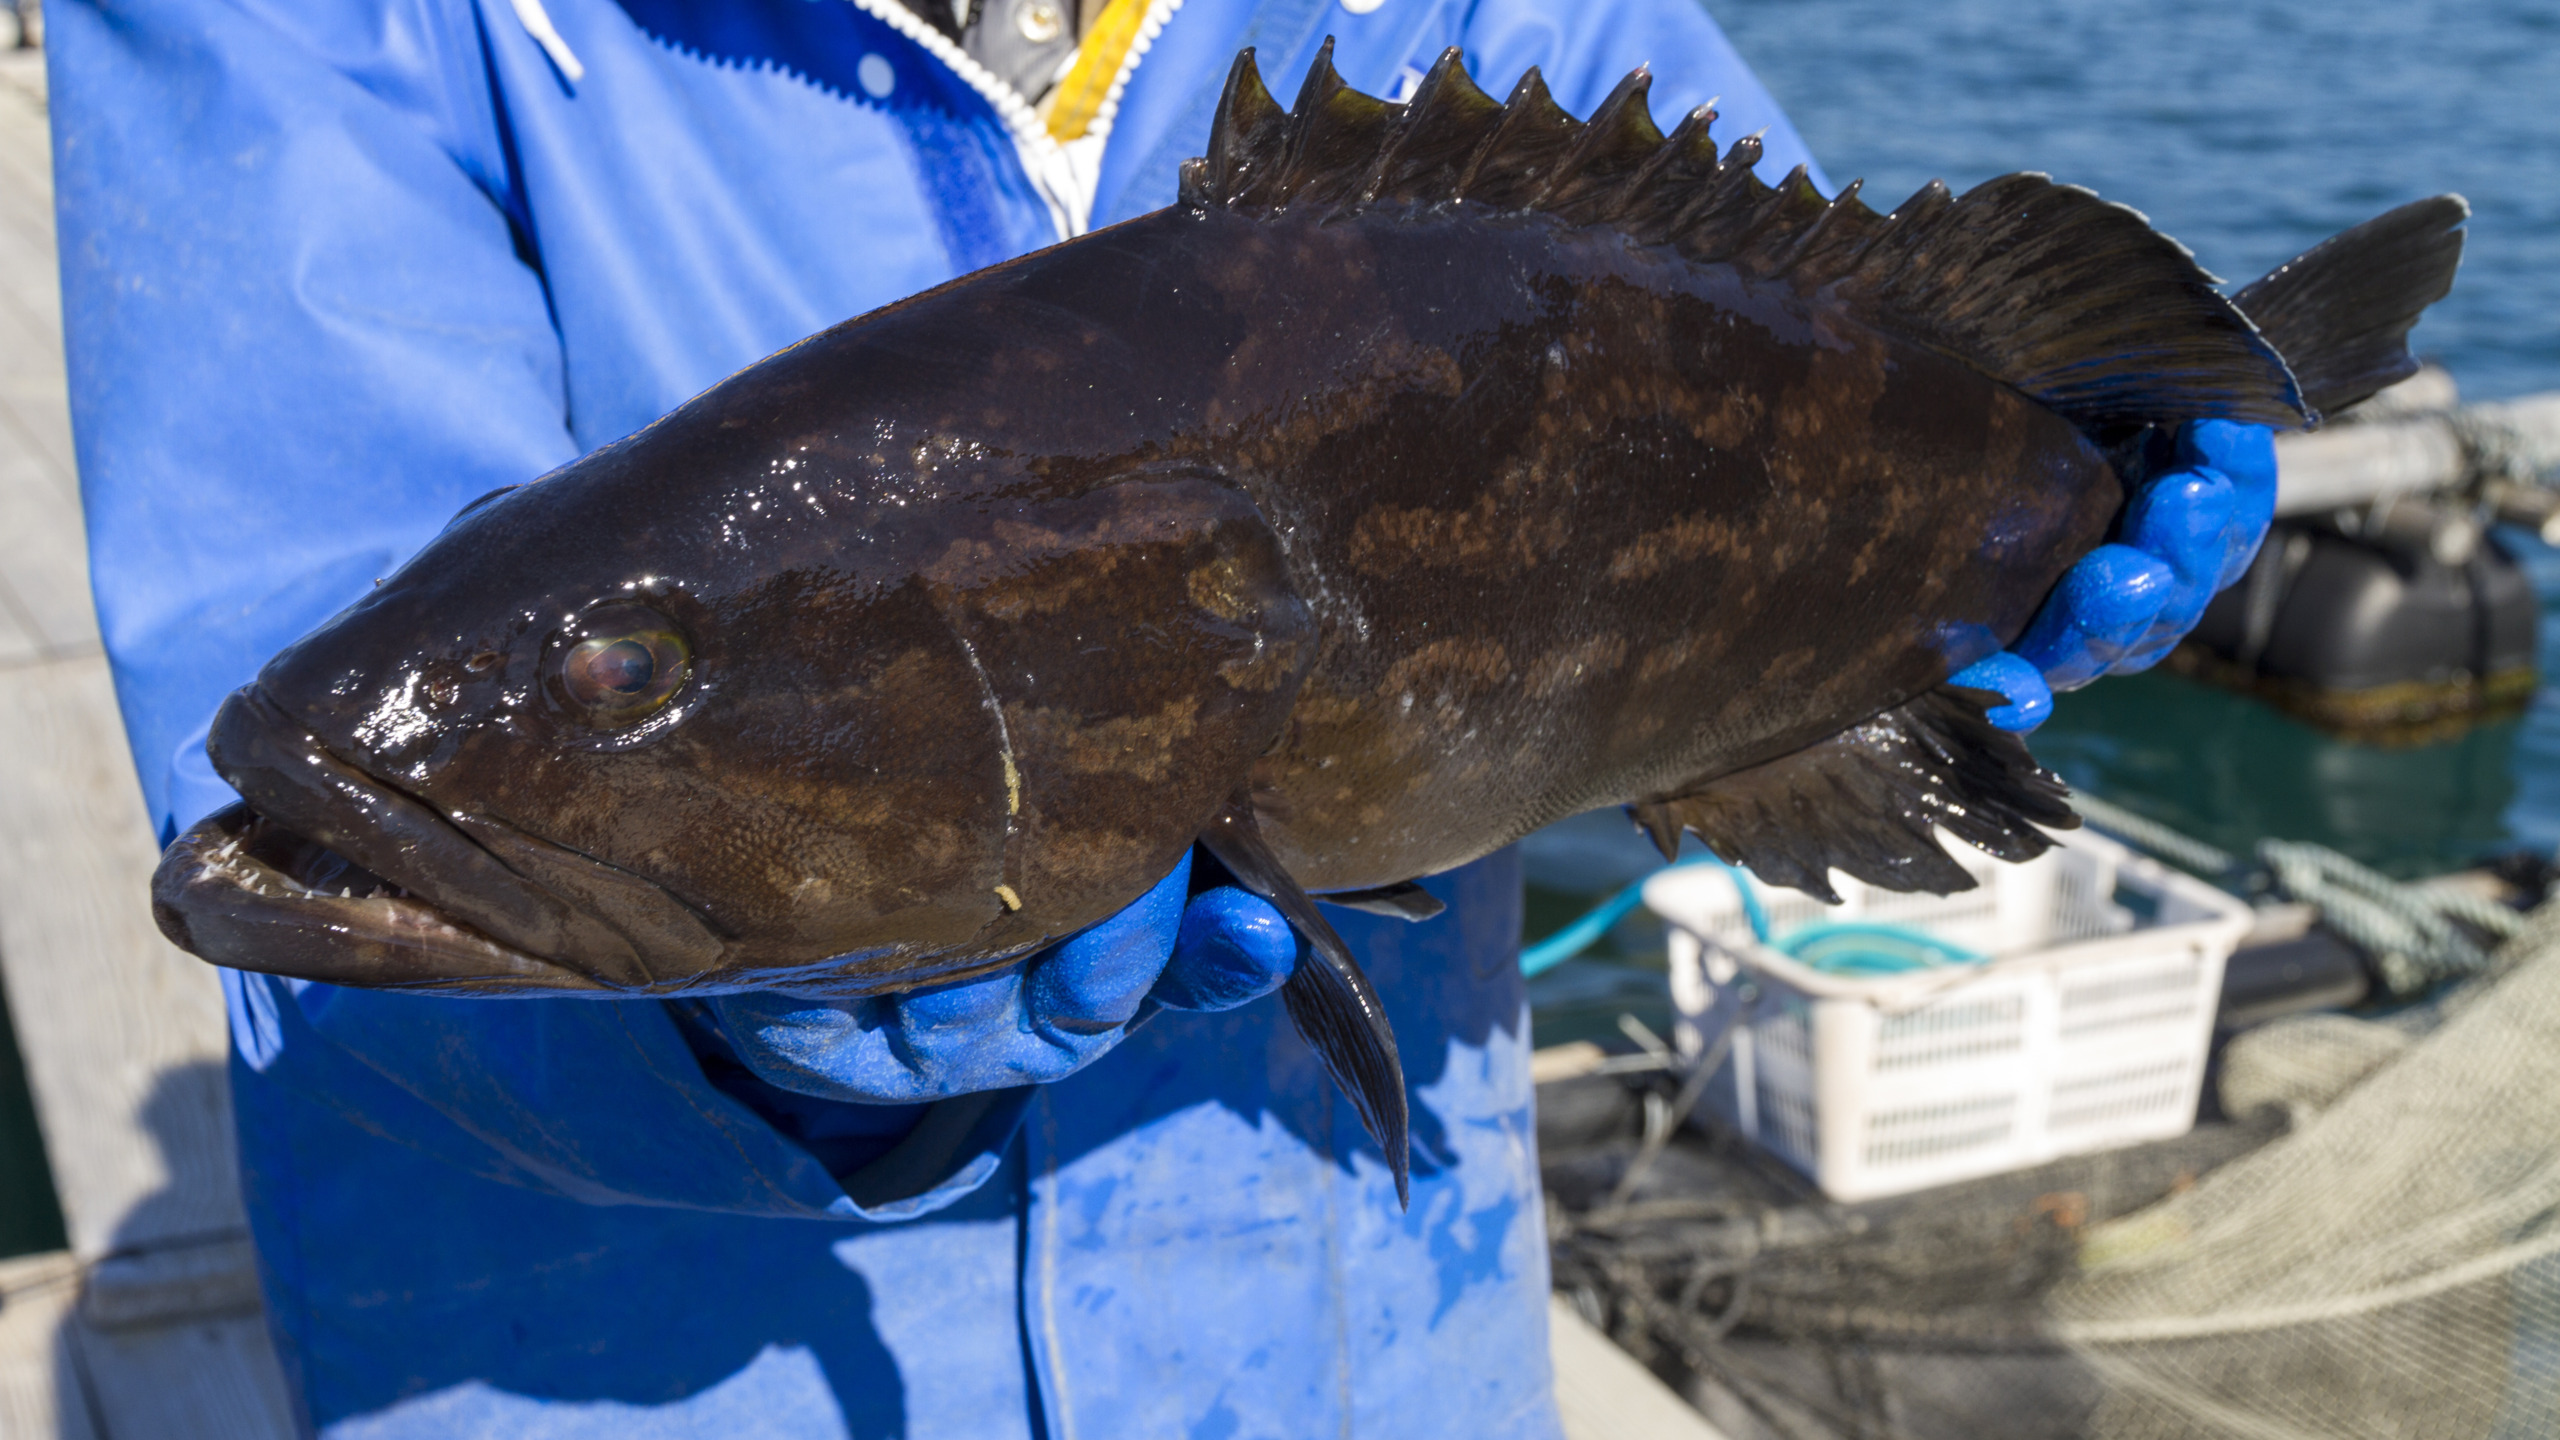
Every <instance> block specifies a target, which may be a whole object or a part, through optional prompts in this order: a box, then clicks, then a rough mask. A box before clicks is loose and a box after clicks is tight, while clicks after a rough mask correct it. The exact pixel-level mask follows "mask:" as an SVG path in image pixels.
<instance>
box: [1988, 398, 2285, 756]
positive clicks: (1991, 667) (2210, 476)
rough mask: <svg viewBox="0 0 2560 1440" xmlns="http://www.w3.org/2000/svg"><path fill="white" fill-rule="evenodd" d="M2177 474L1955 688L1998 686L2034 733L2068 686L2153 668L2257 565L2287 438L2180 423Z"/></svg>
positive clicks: (2012, 717) (2134, 506)
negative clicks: (2012, 638)
mask: <svg viewBox="0 0 2560 1440" xmlns="http://www.w3.org/2000/svg"><path fill="white" fill-rule="evenodd" d="M2176 443H2177V459H2176V463H2175V465H2174V466H2173V467H2171V468H2169V469H2165V470H2163V471H2161V472H2160V473H2158V474H2154V475H2152V476H2150V477H2148V478H2147V479H2145V480H2144V481H2143V482H2142V485H2141V487H2140V488H2139V489H2138V490H2137V491H2136V492H2135V494H2134V496H2133V499H2132V501H2131V503H2129V504H2128V505H2127V506H2126V507H2125V513H2124V520H2123V523H2122V524H2121V525H2120V526H2119V527H2118V534H2117V538H2116V540H2115V541H2113V542H2112V543H2109V544H2106V545H2101V546H2099V547H2098V548H2097V549H2095V550H2092V551H2090V552H2089V553H2088V554H2087V555H2085V556H2083V557H2081V560H2080V563H2079V564H2077V565H2074V566H2072V567H2071V568H2070V569H2069V570H2068V571H2065V572H2064V573H2063V577H2062V583H2061V584H2059V585H2056V586H2055V587H2054V590H2053V594H2052V596H2051V597H2049V598H2048V599H2047V600H2046V601H2045V604H2044V608H2043V609H2042V610H2039V611H2037V612H2036V617H2035V619H2034V620H2032V621H2030V622H2029V623H2028V625H2027V632H2026V633H2025V634H2024V635H2021V636H2019V637H2018V643H2017V644H2016V645H2014V646H2012V647H2011V648H2009V649H2007V650H2004V651H2002V652H2000V653H1999V654H1997V655H1994V656H1992V657H1990V658H1989V659H1987V660H1982V661H1978V662H1976V663H1975V664H1972V665H1968V666H1966V667H1965V668H1964V669H1962V670H1959V671H1957V672H1956V674H1955V675H1954V676H1953V677H1952V683H1954V684H1957V685H1971V686H1974V687H1976V688H1978V689H1983V690H1996V691H1998V692H2000V693H2001V694H2003V695H2006V696H2008V697H2009V703H2008V704H2006V705H2002V706H1999V707H1997V708H1995V709H1993V710H1992V712H1991V723H1993V724H1995V725H1997V726H1999V727H2000V728H2002V729H2004V730H2018V731H2025V730H2032V729H2034V728H2035V727H2036V726H2038V725H2040V724H2042V723H2044V719H2045V717H2046V716H2048V715H2050V714H2052V713H2053V694H2054V692H2055V691H2057V690H2077V689H2079V688H2080V687H2081V686H2083V685H2086V684H2088V683H2089V682H2090V681H2092V680H2095V679H2097V678H2098V677H2099V676H2101V675H2129V674H2132V673H2133V672H2135V671H2137V670H2148V669H2150V668H2151V667H2152V666H2154V665H2157V664H2159V663H2160V660H2161V658H2162V657H2163V656H2165V655H2167V654H2168V653H2169V651H2170V650H2171V649H2172V648H2174V647H2175V646H2176V645H2177V643H2178V642H2179V641H2180V640H2182V639H2184V638H2185V637H2186V634H2187V632H2188V631H2190V630H2193V629H2194V628H2195V627H2196V622H2197V621H2198V620H2200V619H2202V618H2204V607H2205V606H2206V605H2207V604H2208V603H2210V602H2211V601H2212V599H2213V597H2214V594H2215V592H2217V591H2219V590H2221V589H2223V588H2224V587H2226V586H2228V585H2230V584H2232V583H2233V582H2235V581H2237V580H2238V579H2239V578H2240V577H2241V576H2242V575H2243V574H2245V573H2247V572H2248V569H2249V562H2250V561H2251V560H2254V559H2256V558H2257V554H2258V546H2259V545H2260V543H2262V542H2263V541H2265V539H2266V538H2267V525H2268V523H2269V522H2270V521H2272V520H2273V519H2274V518H2275V513H2276V451H2275V432H2274V431H2272V430H2269V429H2268V428H2267V427H2265V426H2263V425H2243V424H2240V423H2238V422H2236V421H2231V420H2198V421H2194V422H2192V423H2190V424H2187V425H2184V426H2182V427H2180V428H2179V430H2178V435H2177V442H2176Z"/></svg>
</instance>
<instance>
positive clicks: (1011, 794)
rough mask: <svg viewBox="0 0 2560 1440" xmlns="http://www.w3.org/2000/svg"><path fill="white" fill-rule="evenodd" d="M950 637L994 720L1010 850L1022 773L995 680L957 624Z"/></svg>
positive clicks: (1020, 800) (1005, 833)
mask: <svg viewBox="0 0 2560 1440" xmlns="http://www.w3.org/2000/svg"><path fill="white" fill-rule="evenodd" d="M951 638H952V639H954V640H957V641H959V642H960V653H961V654H963V655H966V656H968V657H969V673H970V674H972V675H975V676H977V677H978V694H979V696H980V697H981V699H982V700H983V702H984V703H985V705H986V707H987V713H988V714H990V715H993V716H994V717H996V747H997V753H996V758H997V759H999V760H1001V761H1003V762H1004V839H1005V845H1006V847H1007V848H1008V849H1010V848H1011V847H1012V845H1013V820H1014V817H1015V816H1017V815H1020V814H1021V813H1022V770H1021V768H1020V767H1019V766H1016V765H1015V764H1014V763H1013V731H1012V729H1011V728H1010V727H1009V726H1007V725H1006V724H1005V723H1004V701H1002V700H1001V699H998V698H997V696H996V682H995V678H994V677H993V676H990V675H989V674H987V667H986V666H985V665H983V664H981V663H979V660H978V647H977V646H975V645H972V644H970V643H969V637H968V636H966V635H963V634H961V633H960V627H959V626H957V625H954V626H952V627H951Z"/></svg>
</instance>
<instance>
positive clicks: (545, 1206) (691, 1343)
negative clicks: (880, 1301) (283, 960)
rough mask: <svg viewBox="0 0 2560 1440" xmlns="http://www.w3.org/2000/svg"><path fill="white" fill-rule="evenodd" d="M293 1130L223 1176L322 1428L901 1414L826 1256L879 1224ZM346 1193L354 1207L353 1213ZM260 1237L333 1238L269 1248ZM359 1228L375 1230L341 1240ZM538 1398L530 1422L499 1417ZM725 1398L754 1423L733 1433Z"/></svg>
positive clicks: (634, 1428)
mask: <svg viewBox="0 0 2560 1440" xmlns="http://www.w3.org/2000/svg"><path fill="white" fill-rule="evenodd" d="M537 1003H538V1002H537ZM561 1003H575V1002H561ZM240 1079H241V1080H242V1081H243V1082H244V1083H249V1084H254V1083H256V1082H255V1081H254V1079H252V1078H251V1077H248V1076H245V1075H243V1076H241V1077H240ZM292 1118H293V1117H290V1116H288V1115H286V1114H279V1113H277V1112H276V1111H275V1110H273V1109H266V1110H263V1111H258V1110H253V1111H251V1112H246V1113H244V1114H243V1117H242V1122H243V1128H244V1130H251V1129H253V1128H255V1127H258V1126H260V1125H262V1124H263V1125H265V1126H266V1127H267V1128H268V1129H269V1130H270V1134H269V1135H268V1136H266V1137H264V1138H265V1139H266V1140H267V1141H268V1142H269V1145H271V1144H272V1143H273V1141H275V1140H277V1139H282V1138H284V1137H281V1136H277V1135H275V1134H273V1133H272V1132H273V1131H274V1130H277V1129H282V1128H286V1127H288V1126H291V1124H292ZM300 1118H302V1119H304V1120H306V1121H307V1120H309V1119H311V1118H313V1117H311V1116H310V1115H309V1113H308V1112H304V1113H303V1114H302V1115H301V1117H300ZM293 1128H297V1129H299V1130H301V1133H300V1134H299V1135H298V1136H296V1137H294V1138H295V1139H297V1140H300V1141H302V1142H305V1143H304V1144H300V1145H295V1146H294V1147H293V1153H292V1161H291V1162H290V1163H291V1173H287V1174H275V1173H261V1172H260V1170H259V1168H258V1166H257V1160H258V1158H259V1157H260V1156H261V1155H262V1154H271V1153H272V1151H271V1150H270V1149H269V1146H268V1145H262V1144H260V1143H256V1141H257V1140H258V1139H259V1138H260V1137H256V1136H254V1135H253V1136H247V1137H244V1138H248V1139H250V1140H251V1141H252V1143H249V1144H247V1145H244V1147H243V1148H244V1157H243V1158H244V1162H246V1163H247V1165H248V1167H249V1169H250V1173H249V1174H248V1175H246V1176H245V1177H244V1178H245V1179H246V1180H247V1182H248V1190H249V1194H250V1197H251V1202H252V1204H253V1206H257V1207H264V1208H265V1209H267V1210H268V1212H269V1213H268V1214H267V1215H265V1216H263V1217H261V1219H262V1221H263V1222H264V1223H261V1224H260V1226H259V1229H260V1231H261V1232H262V1236H263V1237H264V1238H266V1240H267V1242H268V1243H267V1245H266V1247H265V1248H264V1249H263V1250H262V1253H261V1257H260V1258H261V1261H262V1263H263V1264H264V1265H265V1266H266V1268H267V1271H268V1276H267V1279H268V1297H269V1304H270V1307H271V1318H272V1320H273V1323H274V1324H275V1325H276V1326H277V1327H278V1328H279V1329H280V1330H281V1331H283V1332H284V1335H285V1337H286V1339H287V1343H286V1344H284V1345H282V1346H280V1347H279V1349H280V1351H281V1352H282V1353H283V1355H284V1356H285V1357H286V1361H287V1364H288V1366H289V1367H291V1368H293V1369H296V1370H298V1371H299V1373H296V1374H293V1375H291V1376H290V1377H289V1378H290V1379H292V1380H293V1381H295V1382H296V1383H295V1384H294V1386H293V1387H292V1388H294V1389H295V1390H297V1391H299V1392H300V1393H301V1394H302V1395H303V1397H304V1398H305V1399H306V1401H307V1402H308V1403H309V1405H310V1406H311V1409H312V1411H313V1415H312V1419H313V1420H314V1421H315V1422H316V1423H317V1424H318V1425H320V1426H322V1427H331V1426H333V1425H338V1424H339V1422H348V1423H347V1424H345V1425H344V1426H341V1428H340V1429H339V1430H338V1431H335V1432H333V1433H343V1434H345V1435H346V1436H347V1437H348V1440H411V1437H413V1436H414V1437H418V1440H425V1437H429V1436H447V1435H467V1434H476V1433H498V1434H513V1433H517V1429H516V1428H513V1427H516V1426H523V1427H524V1428H527V1429H535V1428H538V1430H539V1433H541V1434H543V1435H544V1436H546V1437H554V1436H556V1437H558V1440H583V1437H585V1436H587V1435H589V1434H590V1433H592V1434H594V1435H596V1436H598V1437H604V1436H613V1437H617V1440H651V1437H659V1436H665V1437H677V1436H681V1437H685V1440H693V1437H697V1436H708V1435H715V1434H728V1433H751V1434H763V1433H770V1434H775V1435H792V1436H795V1437H796V1436H811V1437H821V1436H824V1437H832V1436H836V1435H843V1436H846V1437H850V1440H898V1437H902V1436H904V1435H905V1434H906V1433H907V1428H908V1426H907V1413H906V1398H905V1389H904V1382H903V1381H902V1379H901V1376H900V1373H899V1368H898V1365H897V1362H896V1359H895V1357H893V1356H892V1355H891V1353H890V1351H889V1349H888V1347H887V1345H886V1344H885V1343H884V1342H883V1340H882V1339H881V1337H880V1334H879V1332H878V1329H877V1327H876V1326H875V1324H874V1316H873V1308H874V1297H873V1293H872V1289H871V1286H870V1283H869V1282H868V1281H866V1279H865V1278H864V1277H863V1276H862V1275H861V1274H858V1273H856V1272H855V1271H854V1270H853V1269H851V1268H849V1267H848V1266H847V1265H846V1264H845V1263H843V1261H842V1260H841V1258H840V1257H839V1254H838V1253H836V1251H835V1247H836V1246H838V1245H839V1244H841V1243H842V1242H844V1241H845V1240H846V1239H847V1238H848V1237H850V1236H854V1235H858V1234H860V1233H861V1232H864V1231H867V1230H870V1229H874V1228H877V1227H871V1226H865V1225H861V1224H858V1223H853V1222H827V1221H814V1220H786V1219H769V1218H759V1217H751V1216H738V1215H723V1214H714V1213H705V1212H701V1211H692V1210H680V1209H671V1208H661V1207H655V1206H637V1205H630V1206H596V1205H586V1204H581V1203H578V1202H575V1201H570V1200H563V1199H559V1198H556V1197H554V1196H550V1195H546V1194H543V1193H540V1192H537V1191H533V1190H529V1189H524V1188H521V1187H518V1186H514V1185H508V1184H503V1183H495V1182H492V1181H489V1180H486V1179H483V1178H481V1177H479V1176H474V1175H468V1174H464V1173H461V1172H459V1171H457V1170H456V1169H454V1168H453V1167H452V1166H450V1165H448V1164H446V1163H445V1162H444V1161H443V1160H441V1159H439V1158H436V1157H434V1156H432V1155H430V1154H428V1153H426V1152H425V1151H423V1150H419V1149H415V1148H411V1147H409V1146H406V1145H402V1144H399V1143H396V1142H389V1143H386V1141H385V1140H383V1139H382V1138H379V1137H371V1136H354V1135H350V1134H348V1133H346V1131H345V1130H344V1129H343V1128H342V1127H339V1126H336V1125H325V1124H324V1125H322V1126H319V1127H310V1126H307V1125H305V1126H299V1127H293ZM313 1145H316V1147H318V1148H320V1149H322V1150H325V1151H326V1152H328V1153H323V1154H314V1153H311V1149H310V1148H309V1147H311V1146H313ZM1008 1180H1009V1177H1007V1176H999V1177H998V1178H997V1180H996V1181H994V1182H992V1183H990V1184H989V1185H988V1186H987V1187H985V1189H984V1190H982V1191H981V1192H979V1194H978V1195H975V1196H972V1197H970V1198H969V1199H967V1200H964V1201H962V1202H961V1203H960V1204H959V1205H957V1206H955V1207H953V1208H952V1209H951V1210H948V1211H945V1212H943V1213H942V1214H941V1215H938V1216H935V1217H932V1218H930V1219H928V1220H924V1221H919V1222H914V1223H917V1224H927V1225H932V1224H960V1225H965V1224H967V1223H969V1222H971V1221H986V1220H990V1219H1000V1218H1001V1217H1003V1216H1004V1215H1006V1214H1007V1213H1008V1212H1009V1211H1010V1209H1011V1208H1012V1205H1013V1199H1012V1196H1011V1194H1010V1190H1011V1188H1012V1187H1011V1186H1010V1184H1009V1183H1008ZM366 1209H369V1210H371V1211H373V1212H375V1214H376V1216H377V1218H376V1220H375V1221H374V1223H373V1224H371V1225H370V1226H364V1225H360V1224H358V1223H354V1222H353V1220H352V1218H351V1217H352V1212H354V1211H357V1210H366ZM297 1212H299V1213H297ZM297 1222H304V1223H297ZM280 1234H281V1235H291V1236H303V1237H313V1238H320V1237H326V1238H327V1239H328V1240H329V1241H330V1242H332V1243H328V1244H327V1245H326V1248H325V1251H324V1252H323V1253H304V1252H297V1251H287V1252H286V1253H277V1247H276V1246H275V1244H274V1237H276V1236H278V1235H280ZM359 1234H361V1235H365V1236H367V1237H368V1238H369V1239H370V1240H371V1242H372V1243H369V1244H367V1243H347V1242H348V1240H349V1239H350V1238H351V1237H353V1236H356V1235H359ZM422 1337H433V1338H432V1343H421V1340H422ZM393 1356H397V1357H399V1358H398V1360H397V1362H396V1363H392V1364H385V1363H384V1362H385V1360H386V1358H387V1357H393ZM537 1408H538V1409H540V1410H541V1411H542V1412H543V1419H542V1423H541V1424H540V1426H539V1427H534V1426H531V1425H529V1424H528V1423H527V1422H528V1418H529V1417H528V1415H527V1414H519V1413H516V1412H520V1411H521V1412H531V1411H533V1410H535V1409H537ZM731 1415H735V1416H737V1417H739V1418H740V1419H743V1418H745V1417H750V1416H751V1417H755V1419H756V1421H757V1422H758V1424H759V1425H761V1426H763V1427H765V1428H757V1427H756V1426H740V1427H736V1428H732V1426H731V1425H729V1424H728V1423H727V1421H726V1417H728V1416H731Z"/></svg>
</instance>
